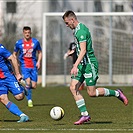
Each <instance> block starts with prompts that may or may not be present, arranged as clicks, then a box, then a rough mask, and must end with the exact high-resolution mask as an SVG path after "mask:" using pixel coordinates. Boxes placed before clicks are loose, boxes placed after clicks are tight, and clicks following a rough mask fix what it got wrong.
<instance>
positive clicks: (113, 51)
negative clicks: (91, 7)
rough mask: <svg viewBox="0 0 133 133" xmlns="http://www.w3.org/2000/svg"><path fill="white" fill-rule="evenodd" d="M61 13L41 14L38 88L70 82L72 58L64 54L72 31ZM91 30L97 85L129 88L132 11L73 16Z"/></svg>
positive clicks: (132, 62) (71, 38)
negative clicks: (97, 70) (126, 86)
mask: <svg viewBox="0 0 133 133" xmlns="http://www.w3.org/2000/svg"><path fill="white" fill-rule="evenodd" d="M63 14H64V13H44V14H43V41H42V42H43V44H42V45H43V46H42V47H43V61H42V86H43V87H44V86H46V85H49V84H54V85H55V84H64V85H67V84H69V83H70V80H71V77H70V70H71V68H72V59H71V58H70V57H68V58H67V59H66V60H64V58H63V57H64V54H65V53H66V52H67V50H68V48H69V44H70V43H71V42H73V31H72V30H70V29H69V28H67V27H66V26H65V24H64V22H63V20H62V15H63ZM76 15H77V16H78V20H79V22H82V23H84V24H85V25H86V26H87V27H88V28H89V29H90V31H91V35H92V41H93V48H94V51H95V55H96V57H97V59H98V62H99V79H98V82H97V84H98V85H103V84H104V85H131V84H132V67H133V66H132V64H133V56H132V53H133V41H132V33H133V31H132V30H133V29H132V25H133V22H132V21H133V19H132V16H133V13H132V12H126V13H124V12H117V13H115V12H111V13H107V12H106V13H81V12H80V13H76Z"/></svg>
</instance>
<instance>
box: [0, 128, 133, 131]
mask: <svg viewBox="0 0 133 133" xmlns="http://www.w3.org/2000/svg"><path fill="white" fill-rule="evenodd" d="M0 130H1V131H3V130H4V131H12V130H21V131H22V130H23V131H26V130H33V131H45V130H46V131H48V130H57V131H77V130H78V131H79V130H81V131H133V129H84V128H83V129H80V128H79V129H78V128H70V129H65V128H62V129H49V128H19V129H15V128H0Z"/></svg>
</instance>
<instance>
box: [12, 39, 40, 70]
mask: <svg viewBox="0 0 133 133" xmlns="http://www.w3.org/2000/svg"><path fill="white" fill-rule="evenodd" d="M41 50H42V49H41V46H40V43H39V41H38V40H37V39H36V38H31V39H30V40H29V41H24V39H20V40H18V41H17V42H16V44H15V47H14V51H15V52H19V61H20V64H21V67H25V68H34V67H35V66H36V62H37V57H36V51H41Z"/></svg>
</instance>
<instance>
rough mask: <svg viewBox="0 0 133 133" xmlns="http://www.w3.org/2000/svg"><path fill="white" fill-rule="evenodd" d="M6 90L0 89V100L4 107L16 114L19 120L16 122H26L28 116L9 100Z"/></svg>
mask: <svg viewBox="0 0 133 133" xmlns="http://www.w3.org/2000/svg"><path fill="white" fill-rule="evenodd" d="M7 93H8V92H7V91H4V90H0V102H1V103H2V104H4V105H5V107H6V108H7V109H8V110H9V111H10V112H11V113H12V114H14V115H17V116H19V117H20V120H19V121H18V122H26V121H28V120H29V117H28V116H27V115H25V114H24V113H23V112H22V111H21V110H20V109H19V108H18V106H17V105H16V104H14V103H13V102H11V101H9V99H8V96H7Z"/></svg>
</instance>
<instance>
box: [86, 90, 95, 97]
mask: <svg viewBox="0 0 133 133" xmlns="http://www.w3.org/2000/svg"><path fill="white" fill-rule="evenodd" d="M87 92H88V95H89V96H90V97H95V96H96V93H95V92H94V91H87Z"/></svg>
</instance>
